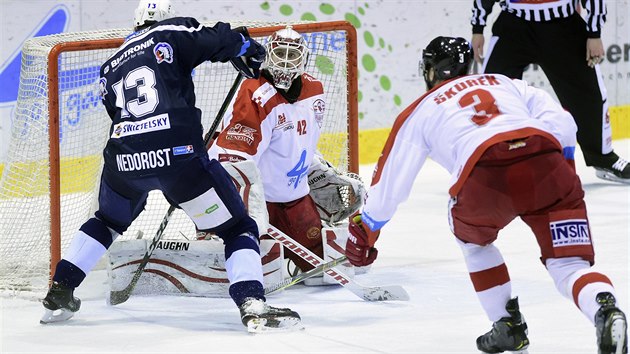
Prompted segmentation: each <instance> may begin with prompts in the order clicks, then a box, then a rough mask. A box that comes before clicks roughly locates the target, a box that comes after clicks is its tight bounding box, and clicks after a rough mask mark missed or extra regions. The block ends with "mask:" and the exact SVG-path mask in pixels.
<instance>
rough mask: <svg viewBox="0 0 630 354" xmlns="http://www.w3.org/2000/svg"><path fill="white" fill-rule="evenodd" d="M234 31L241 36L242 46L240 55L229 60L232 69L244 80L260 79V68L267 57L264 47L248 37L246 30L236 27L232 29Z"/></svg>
mask: <svg viewBox="0 0 630 354" xmlns="http://www.w3.org/2000/svg"><path fill="white" fill-rule="evenodd" d="M234 31H235V32H238V33H240V34H241V35H242V36H243V46H242V47H241V48H242V49H241V51H242V53H241V55H239V56H237V57H234V58H232V59H230V62H231V63H232V65H233V66H234V68H235V69H236V70H238V71H240V72H241V73H242V74H243V76H245V77H246V78H248V79H252V78H253V79H257V78H258V77H260V67H261V65H262V63H263V62H264V61H265V57H266V55H267V52H266V51H265V47H263V46H262V45H261V44H260V43H258V42H256V41H255V40H254V39H253V38H251V37H249V33H248V32H247V28H245V27H237V28H234ZM243 49H244V51H243Z"/></svg>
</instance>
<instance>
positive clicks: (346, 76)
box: [0, 21, 358, 297]
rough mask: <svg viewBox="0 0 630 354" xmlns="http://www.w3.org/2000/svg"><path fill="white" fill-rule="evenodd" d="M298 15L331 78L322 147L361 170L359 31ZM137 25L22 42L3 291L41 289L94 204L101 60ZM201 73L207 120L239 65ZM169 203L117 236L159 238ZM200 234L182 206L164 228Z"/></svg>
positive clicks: (3, 175) (7, 171) (1, 230)
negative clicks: (357, 47)
mask: <svg viewBox="0 0 630 354" xmlns="http://www.w3.org/2000/svg"><path fill="white" fill-rule="evenodd" d="M231 24H232V26H233V27H236V26H240V25H245V26H247V27H248V28H249V31H250V35H251V36H252V37H255V38H256V39H257V40H259V41H260V42H261V43H263V42H264V41H265V39H266V37H267V36H268V35H270V34H271V33H273V32H274V31H276V30H278V29H281V28H283V27H284V26H285V25H286V23H278V22H275V23H263V22H247V23H239V22H238V21H237V22H234V21H232V22H231ZM206 25H213V23H206ZM291 25H293V28H294V29H295V30H297V31H298V32H300V33H302V35H303V36H304V37H305V39H306V41H307V42H308V45H309V48H310V50H311V55H310V60H309V63H308V67H307V72H309V73H311V74H312V75H313V76H315V77H316V78H318V79H319V80H321V81H322V82H323V84H324V88H325V94H326V99H327V106H326V116H325V120H324V125H323V127H322V137H321V139H320V142H319V150H320V151H321V153H322V154H323V155H324V156H325V157H326V159H327V160H328V161H330V162H331V163H333V164H334V165H335V166H336V167H337V168H338V169H339V170H341V171H352V172H357V169H358V151H357V135H358V133H357V97H356V95H357V86H356V85H357V77H356V75H357V67H356V61H357V53H356V31H355V30H354V28H353V27H352V26H351V25H350V24H349V23H348V22H345V21H337V22H316V23H315V22H313V23H300V22H296V23H291ZM129 33H130V31H129V30H128V29H118V30H106V31H92V32H76V33H64V34H58V35H51V36H45V37H37V38H33V39H31V40H29V41H27V42H26V44H25V46H24V48H23V50H22V53H23V54H22V67H21V72H20V86H19V93H18V101H17V106H16V109H15V112H14V117H13V123H12V132H11V140H10V142H9V151H8V156H7V159H6V161H5V163H4V164H0V294H2V295H5V296H6V295H7V294H8V295H18V296H20V297H43V295H44V294H45V292H46V289H47V287H48V282H49V279H50V275H51V271H52V270H53V269H54V267H53V265H55V264H56V263H57V261H58V260H59V259H60V257H61V254H62V252H63V250H64V249H65V247H66V246H67V245H68V244H69V242H70V240H71V239H72V237H73V235H74V233H75V232H76V230H77V229H78V228H79V227H80V226H81V224H82V223H83V222H85V221H86V220H87V219H88V218H89V217H91V216H92V215H93V213H94V211H95V209H96V201H97V197H98V185H99V179H100V172H101V168H102V164H103V161H102V149H103V147H104V145H105V142H106V140H107V137H108V130H109V126H110V123H111V121H110V119H109V117H108V116H107V114H106V112H105V109H104V108H103V107H102V105H101V103H100V97H99V87H98V81H99V68H100V66H101V64H102V63H103V62H104V61H105V60H106V59H107V58H108V57H109V56H110V55H111V54H112V53H113V51H114V50H115V49H116V48H118V47H119V46H120V45H121V44H122V42H123V39H124V38H125V36H127V35H128V34H129ZM193 75H194V81H195V86H196V96H197V106H198V107H199V108H200V109H201V110H202V111H203V123H204V127H205V128H206V129H207V128H209V127H210V125H211V122H212V120H213V119H214V117H215V115H216V114H217V111H218V110H219V107H220V106H221V103H222V102H223V99H224V98H225V97H226V94H227V92H228V90H229V89H230V86H231V85H232V83H233V81H234V78H235V77H236V75H237V72H236V71H235V70H234V68H233V67H232V66H231V65H230V64H229V63H227V64H222V63H205V64H202V65H200V66H199V67H197V68H196V69H195V71H194V73H193ZM191 183H194V181H191ZM167 209H168V204H167V202H166V201H165V200H164V198H163V197H162V195H161V193H159V192H151V193H150V196H149V200H148V203H147V206H146V208H145V211H144V212H143V213H142V214H141V216H140V217H139V218H138V219H137V220H136V221H135V222H134V223H133V224H132V225H131V227H130V228H129V230H128V231H127V232H126V233H125V234H124V235H121V236H120V238H119V239H129V238H137V237H142V236H143V235H144V237H147V238H152V237H153V235H155V232H156V231H157V229H158V226H159V224H160V222H161V220H162V218H163V217H164V214H165V213H166V210H167ZM194 235H195V231H194V225H193V224H192V223H191V222H190V221H189V220H188V218H187V217H186V215H185V214H184V213H183V212H182V211H181V210H176V211H175V213H174V214H173V217H172V219H171V220H170V222H169V224H168V227H167V228H166V230H165V233H164V236H163V238H165V239H169V238H180V237H188V238H193V237H194Z"/></svg>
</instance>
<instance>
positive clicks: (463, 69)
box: [419, 37, 473, 90]
mask: <svg viewBox="0 0 630 354" xmlns="http://www.w3.org/2000/svg"><path fill="white" fill-rule="evenodd" d="M472 59H473V55H472V50H471V47H470V43H468V41H467V40H465V39H464V38H461V37H458V38H454V37H436V38H435V39H433V40H432V41H431V42H430V43H429V45H427V47H426V48H425V49H424V50H423V51H422V60H421V61H420V65H419V66H420V75H422V76H423V77H424V82H426V84H427V89H429V90H430V89H432V88H433V86H435V85H436V84H437V83H438V82H439V81H444V80H448V79H452V78H455V77H458V76H462V75H466V74H468V70H469V69H470V65H471V64H472ZM431 69H433V74H431V73H430V71H431ZM431 75H432V76H431Z"/></svg>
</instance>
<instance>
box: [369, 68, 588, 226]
mask: <svg viewBox="0 0 630 354" xmlns="http://www.w3.org/2000/svg"><path fill="white" fill-rule="evenodd" d="M576 129H577V128H576V125H575V123H574V121H573V118H572V117H571V115H569V114H568V113H567V112H566V111H564V110H563V109H562V107H560V105H559V104H558V103H557V102H555V101H554V100H553V99H552V98H551V97H550V96H549V95H548V94H546V93H545V92H543V91H542V90H540V89H537V88H534V87H532V86H529V85H527V83H526V82H524V81H521V80H512V79H510V78H508V77H505V76H503V75H498V74H484V75H468V76H462V77H459V78H456V79H454V80H450V81H446V82H443V83H442V84H441V85H438V86H436V87H434V88H433V89H432V90H430V91H429V92H427V93H426V94H425V95H423V96H422V97H420V98H419V99H418V100H416V101H415V102H413V103H412V104H411V105H410V106H409V107H407V108H406V109H405V110H404V111H403V112H402V113H401V114H400V115H399V116H398V118H397V119H396V121H395V122H394V125H393V127H392V131H391V133H390V136H389V138H388V140H387V142H386V144H385V147H384V149H383V153H382V155H381V157H380V159H379V161H378V163H377V165H376V167H375V169H374V174H373V176H372V186H371V187H370V190H369V192H368V197H367V199H366V201H365V205H364V207H363V212H362V215H363V221H364V222H365V223H366V224H368V226H370V229H372V230H373V231H375V230H378V229H380V228H381V227H382V226H383V225H384V224H385V223H386V222H387V221H389V220H390V219H391V217H392V216H393V215H394V212H395V211H396V208H397V207H398V205H399V204H400V203H401V202H403V201H405V200H406V199H407V197H408V196H409V190H411V186H412V185H413V182H414V180H415V178H416V175H417V174H418V172H419V171H420V169H421V168H422V166H423V164H424V162H425V160H426V159H427V158H428V157H430V158H431V159H432V160H434V161H435V162H437V163H438V164H440V165H441V166H443V167H444V168H446V169H447V170H448V171H449V172H450V174H451V186H450V189H449V194H450V195H451V196H453V197H455V196H457V194H458V192H459V191H460V189H461V187H462V185H463V183H464V182H465V181H466V178H467V177H468V176H469V174H470V172H471V170H472V168H473V167H474V166H475V164H476V163H477V161H478V160H479V158H480V157H481V155H482V154H483V153H484V152H485V151H486V149H487V148H488V147H490V146H492V145H494V144H496V143H498V142H501V141H508V140H518V139H520V138H525V137H528V136H532V135H538V136H542V137H546V138H548V139H549V140H550V141H552V142H554V143H555V144H556V145H557V148H558V149H559V150H562V149H567V150H568V151H569V152H570V153H572V152H573V150H574V147H575V143H576V135H575V134H576Z"/></svg>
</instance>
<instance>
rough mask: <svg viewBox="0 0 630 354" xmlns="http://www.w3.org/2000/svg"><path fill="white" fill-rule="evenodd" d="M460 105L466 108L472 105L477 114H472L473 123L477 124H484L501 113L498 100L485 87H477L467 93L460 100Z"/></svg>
mask: <svg viewBox="0 0 630 354" xmlns="http://www.w3.org/2000/svg"><path fill="white" fill-rule="evenodd" d="M458 103H459V106H460V107H462V108H466V107H468V106H472V108H473V109H474V110H475V112H476V113H477V114H475V115H474V116H472V118H471V119H472V121H473V123H475V124H477V125H484V124H486V123H488V122H489V121H490V120H491V119H493V118H495V117H497V116H499V115H501V111H500V110H499V107H497V104H496V103H497V100H496V99H494V96H492V94H491V93H490V92H488V91H486V90H484V89H476V90H473V91H470V92H468V93H466V94H465V95H464V96H462V98H460V100H459V102H458Z"/></svg>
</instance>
